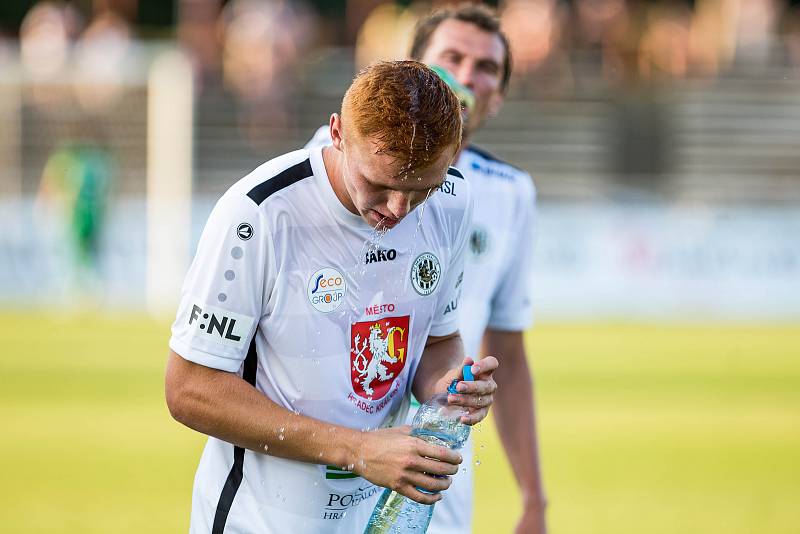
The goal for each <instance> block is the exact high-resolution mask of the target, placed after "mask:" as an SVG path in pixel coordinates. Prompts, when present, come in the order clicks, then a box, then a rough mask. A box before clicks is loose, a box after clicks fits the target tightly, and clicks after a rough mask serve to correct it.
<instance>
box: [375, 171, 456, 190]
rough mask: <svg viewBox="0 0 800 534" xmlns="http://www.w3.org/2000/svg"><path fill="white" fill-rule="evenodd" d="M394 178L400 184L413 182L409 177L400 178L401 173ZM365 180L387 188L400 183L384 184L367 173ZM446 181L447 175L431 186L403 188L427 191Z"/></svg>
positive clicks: (405, 188)
mask: <svg viewBox="0 0 800 534" xmlns="http://www.w3.org/2000/svg"><path fill="white" fill-rule="evenodd" d="M392 179H393V180H397V181H398V182H399V184H406V183H411V180H410V179H409V178H406V179H405V180H404V179H402V178H400V175H397V176H394V177H393V178H392ZM364 180H366V181H367V182H368V183H369V184H370V185H372V186H376V187H385V188H386V189H397V188H396V187H395V186H396V185H399V184H391V185H388V184H384V183H381V182H378V181H375V180H372V179H371V178H369V177H368V176H366V175H365V176H364ZM446 181H447V177H446V176H445V177H443V178H442V180H441V181H439V182H437V183H435V184H433V185H431V186H423V187H404V188H403V189H402V190H403V191H417V192H419V191H427V190H428V189H437V188H439V187H441V186H442V184H444V183H445V182H446Z"/></svg>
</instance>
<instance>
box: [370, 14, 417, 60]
mask: <svg viewBox="0 0 800 534" xmlns="http://www.w3.org/2000/svg"><path fill="white" fill-rule="evenodd" d="M419 16H420V12H419V10H418V9H416V8H415V7H414V5H412V6H411V7H409V8H404V7H401V6H399V5H397V4H395V3H394V2H385V3H383V4H381V5H379V6H377V7H376V8H375V9H373V10H372V12H370V14H369V15H368V16H367V18H366V20H365V21H364V25H363V26H362V27H361V30H360V31H359V32H358V38H357V40H356V68H359V69H360V68H362V67H366V66H367V65H369V64H370V63H374V62H375V61H378V60H391V59H402V58H405V57H406V54H407V53H408V49H409V48H410V47H411V37H412V34H413V32H414V25H415V24H416V23H417V20H418V19H419Z"/></svg>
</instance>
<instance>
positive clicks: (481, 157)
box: [464, 145, 535, 190]
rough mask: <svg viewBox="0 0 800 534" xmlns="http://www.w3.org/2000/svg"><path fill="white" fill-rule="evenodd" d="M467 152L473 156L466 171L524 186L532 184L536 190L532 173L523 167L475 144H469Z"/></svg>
mask: <svg viewBox="0 0 800 534" xmlns="http://www.w3.org/2000/svg"><path fill="white" fill-rule="evenodd" d="M467 152H468V153H469V155H470V156H471V157H470V160H469V162H468V163H467V165H466V168H465V169H464V171H465V172H467V173H470V174H476V175H479V176H485V177H486V178H488V179H496V180H504V181H509V182H517V183H520V184H521V186H522V187H526V186H528V185H530V186H531V187H533V188H534V190H535V186H534V184H533V180H532V178H531V176H530V174H528V173H527V172H526V171H524V170H523V169H520V168H519V167H516V166H514V165H512V164H510V163H508V162H506V161H503V160H501V159H500V158H498V157H497V156H495V155H494V154H492V153H490V152H488V151H486V150H483V149H482V148H478V147H476V146H474V145H470V146H468V147H467Z"/></svg>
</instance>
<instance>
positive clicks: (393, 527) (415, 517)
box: [364, 365, 473, 534]
mask: <svg viewBox="0 0 800 534" xmlns="http://www.w3.org/2000/svg"><path fill="white" fill-rule="evenodd" d="M463 374H464V380H465V381H472V380H473V376H472V370H471V366H470V365H465V366H464V371H463ZM456 384H458V379H455V380H453V381H452V382H451V383H450V386H448V388H447V392H445V393H439V394H437V395H434V396H433V397H432V398H431V399H430V400H429V401H428V402H426V403H425V404H423V405H422V406H420V408H419V411H418V412H417V415H415V416H414V421H413V422H412V424H411V435H412V436H416V437H418V438H420V439H424V440H425V441H427V442H428V443H433V444H434V445H439V446H442V447H447V448H449V449H454V450H455V449H460V448H461V447H462V446H463V445H464V444H465V443H466V442H467V438H468V437H469V431H470V427H469V426H468V425H465V424H464V423H462V422H461V416H463V415H466V414H467V413H468V412H467V409H466V408H463V407H461V406H451V405H449V404H447V395H448V394H449V393H457V391H456ZM417 489H419V490H420V491H422V492H423V493H429V492H428V491H427V490H423V489H421V488H417ZM432 516H433V505H432V504H420V503H418V502H416V501H412V500H411V499H409V498H408V497H405V496H403V495H400V494H399V493H397V492H396V491H392V490H390V489H386V490H384V492H383V494H382V495H381V498H380V499H378V504H376V505H375V510H373V512H372V516H371V517H370V518H369V523H367V528H366V529H364V534H403V533H418V534H423V533H424V532H425V531H427V530H428V525H430V522H431V517H432Z"/></svg>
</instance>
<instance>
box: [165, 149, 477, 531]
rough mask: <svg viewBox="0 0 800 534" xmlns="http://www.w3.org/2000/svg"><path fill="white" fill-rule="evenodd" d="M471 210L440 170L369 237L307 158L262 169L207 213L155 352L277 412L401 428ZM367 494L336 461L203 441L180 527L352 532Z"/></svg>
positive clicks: (463, 186)
mask: <svg viewBox="0 0 800 534" xmlns="http://www.w3.org/2000/svg"><path fill="white" fill-rule="evenodd" d="M445 189H447V190H449V191H452V194H446V193H444V192H443V191H444V190H445ZM471 210H472V202H471V194H470V191H469V187H468V185H467V183H466V182H465V180H464V179H463V176H462V175H461V174H460V173H459V172H458V171H456V170H455V169H451V170H449V171H448V174H447V176H446V180H445V182H444V185H443V186H442V188H441V190H440V191H436V192H435V193H434V194H432V195H431V196H430V198H429V199H428V200H427V202H426V203H425V205H424V207H423V206H420V207H418V208H417V209H415V210H414V211H413V212H411V213H410V214H409V215H408V216H407V217H406V218H405V219H403V220H402V221H401V222H400V223H399V224H398V225H397V226H395V227H394V228H393V229H391V230H389V231H388V232H386V233H385V234H383V235H379V234H377V233H376V232H374V230H373V229H372V228H370V227H369V226H368V225H367V224H366V223H365V222H364V221H363V220H362V219H361V217H360V216H358V215H355V214H353V213H351V212H349V211H348V210H347V209H346V208H345V207H344V206H343V205H342V204H341V202H340V201H339V200H338V199H337V197H336V195H335V193H334V191H333V189H332V188H331V185H330V182H329V179H328V176H327V173H326V171H325V166H324V163H323V159H322V153H321V148H314V149H311V150H300V151H296V152H291V153H289V154H285V155H283V156H281V157H278V158H276V159H274V160H271V161H269V162H267V163H265V164H264V165H262V166H261V167H259V168H258V169H256V170H255V171H253V172H252V173H251V174H249V175H248V176H246V177H245V178H243V179H242V180H240V181H239V182H237V183H236V184H235V185H234V186H233V187H231V189H229V190H228V191H227V192H226V193H225V194H224V195H223V196H222V198H221V199H220V200H219V202H218V203H217V205H216V206H215V207H214V209H213V211H212V213H211V215H210V216H209V219H208V222H207V223H206V226H205V228H204V230H203V233H202V236H201V238H200V242H199V244H198V248H197V253H196V256H195V259H194V261H193V263H192V265H191V267H190V269H189V273H188V274H187V277H186V281H185V282H184V285H183V288H182V295H181V304H180V306H179V310H178V314H177V318H176V320H175V323H174V324H173V326H172V337H171V339H170V347H171V348H172V350H174V351H175V352H176V353H177V354H179V355H180V356H181V357H183V358H185V359H187V360H189V361H192V362H195V363H198V364H200V365H205V366H208V367H212V368H215V369H219V370H222V371H228V372H235V373H238V374H239V375H240V376H242V378H243V379H244V380H246V381H247V382H248V383H250V384H252V385H253V386H254V387H256V388H257V389H258V390H259V391H261V392H263V393H264V394H265V395H267V396H268V397H269V398H270V399H271V400H272V401H273V402H275V403H277V404H278V405H280V406H281V407H283V408H285V409H287V410H290V411H294V412H297V413H300V414H303V415H306V416H309V417H314V418H316V419H319V420H322V421H325V422H329V423H332V424H338V425H343V426H347V427H350V428H356V429H374V428H379V427H384V426H391V425H396V424H401V423H402V422H403V420H404V418H405V416H406V413H407V410H408V403H409V398H410V390H411V384H412V381H413V377H414V374H415V372H416V369H417V366H418V364H419V360H420V357H421V354H422V351H423V348H424V345H425V342H426V340H427V338H428V336H431V335H433V336H442V335H448V334H451V333H453V332H455V331H456V329H457V318H456V313H455V311H454V309H453V307H452V306H450V304H451V303H452V302H458V301H459V300H460V294H461V291H462V281H463V270H464V258H465V256H466V254H467V248H468V238H469V232H470V229H471V224H470V220H471ZM276 431H277V432H285V433H290V432H291V431H292V429H291V428H285V429H276ZM379 493H380V488H377V487H375V486H374V485H373V484H371V483H370V482H368V481H366V480H364V479H362V478H360V477H357V476H355V475H353V474H352V473H348V472H346V471H343V470H342V469H341V466H338V467H331V466H324V465H313V464H308V463H302V462H296V461H291V460H285V459H280V458H275V457H272V456H269V455H267V454H261V453H256V452H253V451H249V450H244V449H242V448H240V447H235V446H233V445H231V444H229V443H226V442H224V441H221V440H219V439H216V438H213V437H210V438H209V439H208V442H207V444H206V447H205V450H204V452H203V455H202V458H201V460H200V464H199V466H198V469H197V474H196V476H195V483H194V490H193V497H192V518H191V529H190V530H191V532H195V533H207V532H213V533H221V532H226V533H245V532H246V533H285V532H292V533H312V532H315V533H316V532H334V533H335V532H347V533H349V532H360V531H361V530H360V529H363V528H364V525H366V522H367V520H368V518H369V515H370V513H371V511H372V508H373V506H374V503H375V501H376V500H377V497H378V496H379Z"/></svg>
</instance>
